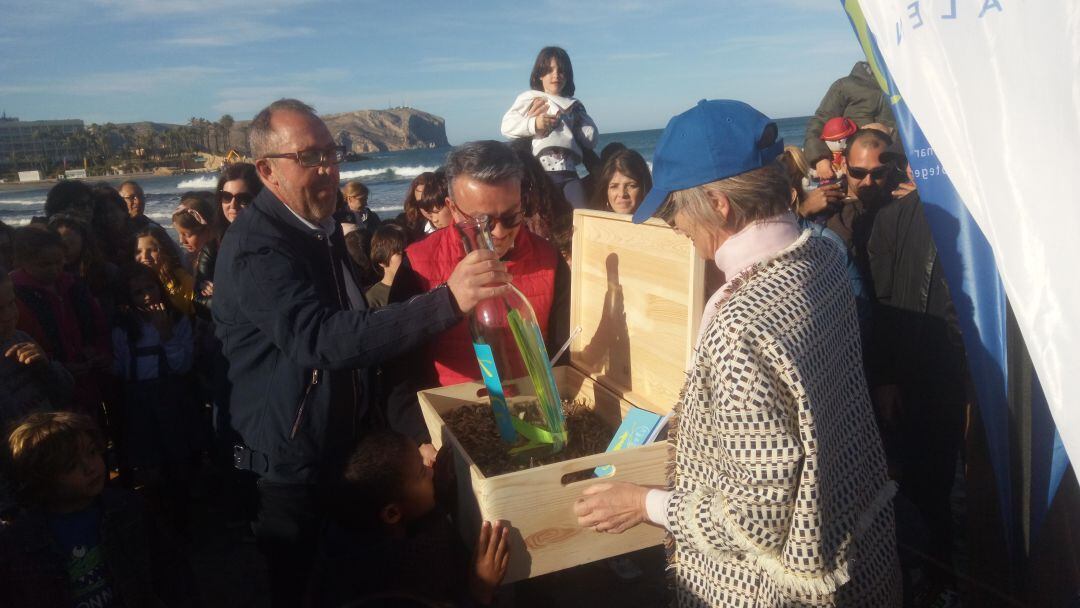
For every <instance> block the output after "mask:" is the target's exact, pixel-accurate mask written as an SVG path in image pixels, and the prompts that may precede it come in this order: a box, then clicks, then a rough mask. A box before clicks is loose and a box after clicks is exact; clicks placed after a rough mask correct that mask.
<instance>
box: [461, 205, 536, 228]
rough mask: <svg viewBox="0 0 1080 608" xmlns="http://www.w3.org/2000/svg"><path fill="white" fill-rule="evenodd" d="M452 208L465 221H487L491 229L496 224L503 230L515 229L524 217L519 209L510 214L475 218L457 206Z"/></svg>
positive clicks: (523, 213)
mask: <svg viewBox="0 0 1080 608" xmlns="http://www.w3.org/2000/svg"><path fill="white" fill-rule="evenodd" d="M454 207H455V208H456V209H457V212H458V213H460V214H461V215H463V216H465V219H467V220H483V219H487V222H488V225H489V226H491V227H492V228H494V227H495V225H496V224H497V225H499V226H502V227H503V229H505V230H509V229H511V228H516V227H517V225H518V224H520V223H521V220H522V219H524V217H525V212H524V211H522V210H521V209H518V210H517V211H514V212H512V213H504V214H502V215H478V216H476V217H473V216H471V215H469V214H468V213H465V212H464V211H462V210H461V207H458V206H457V205H455V206H454Z"/></svg>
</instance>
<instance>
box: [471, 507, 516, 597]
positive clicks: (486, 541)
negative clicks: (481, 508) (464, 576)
mask: <svg viewBox="0 0 1080 608" xmlns="http://www.w3.org/2000/svg"><path fill="white" fill-rule="evenodd" d="M509 563H510V526H508V525H506V522H501V521H497V522H495V523H494V524H492V523H491V522H487V521H485V522H484V524H483V525H482V526H480V538H479V539H478V540H477V541H476V549H475V551H474V552H473V568H472V572H470V573H469V574H470V576H469V590H470V591H471V594H472V596H473V599H475V600H476V601H477V602H480V603H481V604H484V605H487V604H490V603H491V601H492V600H493V599H495V590H496V589H498V587H499V584H500V583H502V580H503V577H505V576H506V567H507V566H508V565H509Z"/></svg>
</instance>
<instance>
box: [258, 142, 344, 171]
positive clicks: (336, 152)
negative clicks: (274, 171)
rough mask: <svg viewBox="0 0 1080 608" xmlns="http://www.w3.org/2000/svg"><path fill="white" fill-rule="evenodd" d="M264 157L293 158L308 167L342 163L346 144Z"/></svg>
mask: <svg viewBox="0 0 1080 608" xmlns="http://www.w3.org/2000/svg"><path fill="white" fill-rule="evenodd" d="M262 158H291V159H292V160H295V161H296V162H297V163H298V164H299V165H300V166H301V167H308V168H311V167H320V166H326V165H340V164H341V163H342V162H344V160H345V146H331V147H329V148H325V149H318V148H313V149H309V150H300V151H299V152H282V153H280V154H266V155H264V156H263V157H262ZM260 160H261V159H260Z"/></svg>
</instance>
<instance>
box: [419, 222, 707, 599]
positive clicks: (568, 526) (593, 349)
mask: <svg viewBox="0 0 1080 608" xmlns="http://www.w3.org/2000/svg"><path fill="white" fill-rule="evenodd" d="M704 302H705V293H704V264H703V262H702V260H700V259H699V258H697V256H695V255H694V249H693V246H692V244H691V243H690V240H689V239H687V238H685V237H682V236H679V235H677V234H675V233H674V231H673V230H671V228H669V227H668V226H667V225H666V224H664V223H663V222H660V221H657V220H650V221H649V222H648V223H645V224H639V225H635V224H633V223H631V221H630V216H628V215H618V214H614V213H605V212H599V211H584V210H579V211H576V212H575V213H574V247H573V263H572V287H571V312H570V316H571V327H576V326H579V325H580V326H581V328H582V331H581V333H580V334H578V336H577V337H576V338H575V339H574V341H573V343H572V344H571V348H570V365H569V366H563V367H556V368H555V379H556V382H557V383H558V385H559V390H560V392H561V394H562V396H563V398H564V399H583V400H584V401H585V402H587V403H589V404H591V406H592V407H593V408H594V411H596V412H597V413H598V414H599V415H600V416H601V418H602V419H604V420H605V421H606V422H607V423H608V424H609V425H610V426H611V431H612V434H613V435H614V432H615V430H616V428H618V425H619V422H620V420H621V419H622V417H623V416H624V415H625V414H626V412H627V411H628V410H629V408H630V407H631V406H637V407H640V408H643V409H646V410H650V411H653V412H657V413H660V414H665V413H667V412H668V411H670V409H671V407H672V406H673V405H674V404H675V402H676V400H677V399H678V396H679V391H680V390H681V389H682V385H683V381H684V379H685V370H686V365H687V361H688V357H689V355H690V352H691V349H692V348H693V340H694V338H696V336H697V326H698V323H699V322H700V319H701V312H702V307H703V305H704ZM520 382H522V383H527V382H528V380H527V379H524V380H521V381H520ZM482 389H483V384H482V383H480V382H475V383H466V384H459V385H456V386H450V387H442V388H436V389H431V390H426V391H421V392H420V393H419V400H420V407H421V410H422V411H423V415H424V420H425V422H426V423H427V427H428V430H429V431H430V432H431V438H432V441H433V443H434V445H435V447H437V448H441V447H443V446H449V447H450V449H452V450H453V452H454V460H455V469H456V473H457V483H458V500H459V505H458V513H459V519H460V520H461V532H462V534H463V535H464V538H465V540H466V542H468V543H470V544H473V543H475V542H476V537H477V535H478V533H479V526H480V523H481V521H483V520H488V521H494V520H505V521H507V522H509V524H510V526H511V539H512V542H511V551H512V555H511V561H510V566H509V571H508V572H507V576H506V579H505V582H507V583H511V582H514V581H518V580H521V579H526V578H532V577H534V576H539V575H541V574H546V573H548V572H554V571H556V570H562V569H564V568H569V567H572V566H577V565H580V564H584V563H588V562H591V561H595V560H598V559H604V558H607V557H612V556H615V555H620V554H623V553H627V552H629V551H634V550H637V549H641V548H644V547H648V546H652V545H656V544H659V543H661V542H662V541H663V531H662V530H661V529H659V528H657V527H655V526H650V525H640V526H637V527H635V528H634V529H632V530H630V531H628V532H625V533H623V534H600V533H596V532H593V531H591V530H588V529H582V528H581V527H579V526H578V525H577V520H576V517H575V516H574V512H573V504H574V501H575V500H577V499H578V498H579V497H580V496H581V492H582V490H583V489H585V488H586V487H588V486H589V485H591V484H595V483H600V482H608V481H628V482H633V483H638V484H644V485H664V484H665V482H666V475H665V471H666V461H667V447H668V446H667V442H666V441H663V442H657V443H653V444H649V445H645V446H641V447H636V448H631V449H627V450H624V451H619V452H612V453H601V454H596V455H593V456H588V457H584V458H577V459H574V460H569V461H565V462H559V463H555V464H550V465H545V466H540V467H536V468H532V469H528V470H525V471H517V472H513V473H507V474H504V475H498V476H495V477H485V476H484V474H483V473H481V472H480V469H479V468H477V466H476V465H475V464H474V463H473V461H472V459H470V458H469V455H468V454H466V453H465V452H464V450H463V449H462V447H461V444H460V442H459V441H458V440H457V438H456V437H454V434H453V432H452V431H451V430H450V429H449V427H447V426H446V425H445V423H444V422H443V417H442V416H443V415H444V414H446V413H447V412H450V411H452V410H454V409H455V408H458V407H461V406H463V405H468V404H475V403H485V404H486V403H487V398H486V397H483V396H481V395H483V394H484V393H482V392H481V391H482ZM522 390H523V391H524V390H525V389H524V388H523V389H522ZM511 401H512V400H511ZM511 405H512V403H511ZM600 465H611V466H612V467H613V468H614V473H612V474H610V475H608V476H605V477H603V478H599V479H598V478H592V479H586V480H584V481H576V482H569V483H566V481H567V480H565V477H566V476H567V475H569V474H572V473H577V472H581V471H592V469H594V468H595V467H597V466H600Z"/></svg>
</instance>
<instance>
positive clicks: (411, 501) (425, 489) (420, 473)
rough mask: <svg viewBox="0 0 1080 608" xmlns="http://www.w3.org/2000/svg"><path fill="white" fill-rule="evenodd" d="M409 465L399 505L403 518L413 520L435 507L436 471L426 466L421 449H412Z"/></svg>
mask: <svg viewBox="0 0 1080 608" xmlns="http://www.w3.org/2000/svg"><path fill="white" fill-rule="evenodd" d="M410 453H411V454H412V456H411V457H410V461H411V462H410V463H409V466H407V467H406V469H405V470H406V476H405V483H404V484H403V486H402V494H401V500H400V501H399V503H398V504H399V506H400V508H401V512H402V516H403V517H402V519H403V520H404V521H406V522H408V521H412V520H414V519H416V518H418V517H422V516H424V515H426V514H427V513H430V512H431V510H432V509H434V508H435V483H434V481H433V475H434V472H433V471H432V469H430V468H429V467H426V466H424V459H423V458H421V456H420V450H410Z"/></svg>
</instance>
